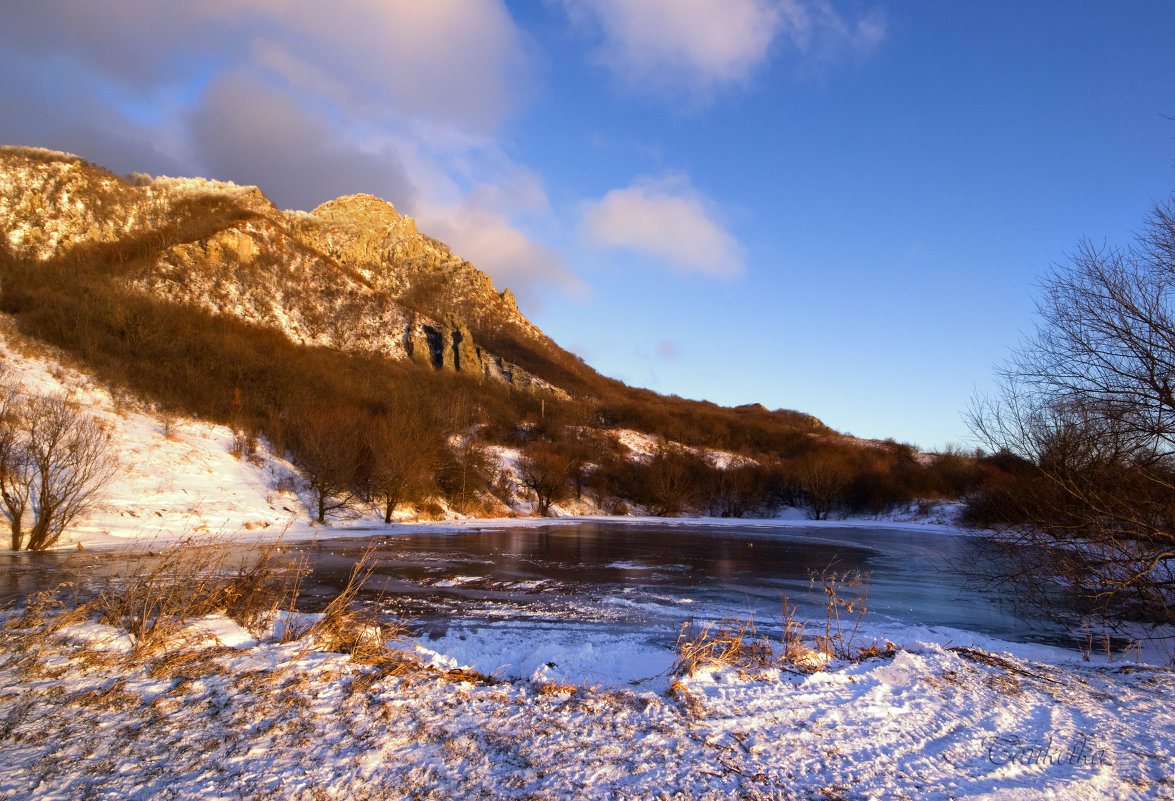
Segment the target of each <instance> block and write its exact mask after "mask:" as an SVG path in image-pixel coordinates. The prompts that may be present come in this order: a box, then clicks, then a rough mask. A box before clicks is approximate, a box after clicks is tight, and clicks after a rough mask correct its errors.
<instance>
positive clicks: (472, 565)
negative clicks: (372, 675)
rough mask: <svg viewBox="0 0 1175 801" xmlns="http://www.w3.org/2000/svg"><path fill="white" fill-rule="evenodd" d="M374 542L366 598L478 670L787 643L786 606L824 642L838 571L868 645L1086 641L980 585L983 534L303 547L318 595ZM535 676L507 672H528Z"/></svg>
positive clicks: (637, 536)
mask: <svg viewBox="0 0 1175 801" xmlns="http://www.w3.org/2000/svg"><path fill="white" fill-rule="evenodd" d="M369 547H370V548H373V550H372V556H371V558H372V560H373V567H374V572H373V573H372V575H371V578H370V579H369V580H368V582H367V585H366V588H365V592H364V594H363V596H362V597H363V598H364V600H365V602H367V603H369V604H373V605H375V606H377V607H378V608H379V609H380V610H381V611H384V612H386V613H387V614H391V615H395V616H397V617H399V618H401V619H405V618H406V619H410V620H412V621H415V625H414V629H415V630H416V631H417V632H419V634H420V636H421V642H422V643H423V644H424V645H426V646H429V647H433V645H430V644H435V646H436V650H438V651H440V652H443V653H448V654H452V655H453V656H454V658H456V659H457V660H458V661H462V662H463V663H468V662H470V661H480V666H481V667H482V668H483V669H484V667H485V665H487V664H488V663H487V662H486V661H485V660H486V659H492V657H491V656H490V655H489V654H485V653H483V652H484V651H486V650H487V649H489V650H493V649H495V648H504V649H505V651H510V646H511V645H513V646H514V651H515V653H513V654H511V653H504V654H503V657H502V659H503V661H502V662H501V663H500V664H496V665H491V668H497V667H502V666H508V665H513V664H514V663H518V662H520V661H521V662H526V659H525V658H523V656H519V654H518V653H516V652H517V651H518V650H519V649H520V648H523V647H524V645H525V644H526V643H534V644H535V649H536V650H535V653H538V650H540V649H539V648H538V643H539V642H545V643H546V645H547V650H548V651H550V650H551V649H552V647H554V650H556V651H558V650H566V649H567V648H568V647H571V646H572V645H573V644H574V642H576V641H578V642H588V641H590V642H594V643H596V644H597V645H598V646H599V647H601V648H602V647H607V643H612V645H613V646H615V644H616V643H617V642H625V643H627V644H628V645H629V646H632V647H636V648H638V650H645V651H649V650H652V651H662V652H665V651H667V650H668V649H669V647H670V646H672V644H673V642H674V640H675V639H676V637H677V634H678V632H679V631H680V629H681V626H682V624H683V623H685V622H687V621H689V620H691V619H696V620H699V621H708V620H713V619H719V618H724V617H726V618H747V617H750V618H753V619H754V620H755V622H756V625H757V626H758V628H759V630H760V631H761V632H764V633H767V634H770V635H772V636H774V635H775V634H777V633H778V632H779V631H780V629H781V623H782V604H783V599H784V598H786V599H787V601H788V603H789V604H790V605H792V606H794V607H796V608H797V618H798V619H800V620H806V621H809V625H808V631H809V633H815V632H816V630H817V628H819V629H820V630H821V631H822V630H823V625H824V621H825V617H826V603H825V598H824V592H823V589H822V587H821V585H820V584H819V583H817V584H816V586H815V587H812V586H811V576H812V575H813V574H815V575H817V576H819V575H821V574H822V573H823V572H825V571H831V572H835V573H838V574H844V573H845V572H846V571H858V572H859V573H861V574H862V575H864V576H865V577H866V579H867V586H864V587H862V588H859V589H854V588H849V587H842V588H841V592H842V597H843V598H846V599H853V598H856V597H857V596H858V595H866V596H867V600H866V607H867V610H868V611H867V613H866V614H865V616H864V618H863V620H862V635H863V638H869V637H885V636H893V637H895V638H896V637H900V636H903V635H906V634H909V633H910V632H911V631H915V632H924V633H925V634H926V636H932V637H934V638H936V639H938V641H940V642H947V641H953V642H954V643H955V644H968V643H969V642H970V641H971V640H970V639H969V638H970V637H971V636H972V635H973V634H979V635H982V636H983V637H984V638H989V639H992V640H1000V641H1008V642H1018V643H1042V644H1050V645H1061V646H1065V647H1075V642H1074V640H1073V638H1072V637H1071V636H1070V635H1069V634H1067V633H1066V632H1065V631H1064V630H1063V629H1061V628H1060V627H1058V626H1056V625H1055V624H1050V623H1047V622H1045V621H1039V620H1032V619H1026V618H1023V617H1020V616H1017V614H1015V612H1014V610H1012V609H1010V608H1009V607H1008V606H1007V605H1005V604H1002V603H1001V601H1000V599H999V597H998V596H997V595H996V594H995V593H993V592H990V591H987V590H985V589H984V588H983V587H981V586H979V585H978V584H977V583H975V582H970V581H968V580H967V579H966V576H965V575H964V573H965V572H966V571H967V570H970V569H973V568H975V567H977V566H979V565H980V564H981V562H982V560H983V559H984V558H985V557H984V553H983V549H982V546H981V541H980V540H978V539H977V538H974V537H969V536H955V535H949V534H943V533H939V532H920V531H915V530H902V529H896V528H878V529H875V530H871V529H869V528H862V527H845V528H837V527H803V526H799V527H791V528H780V527H774V526H769V525H764V526H756V525H751V524H748V525H734V526H731V525H724V526H707V525H705V524H688V523H666V524H658V523H645V524H623V523H620V524H617V523H599V522H582V523H573V524H559V525H551V526H532V527H525V528H515V529H509V528H506V529H503V528H488V529H484V530H466V531H460V532H456V533H445V534H406V535H400V534H398V535H396V536H392V537H381V536H377V537H375V538H374V539H372V538H371V537H362V538H359V537H356V538H354V539H350V540H331V541H325V542H321V543H319V544H316V545H312V546H310V545H305V546H301V547H299V546H298V545H297V544H294V546H293V548H294V550H296V551H300V552H301V553H303V554H305V556H306V557H307V558H308V559H309V564H310V566H311V568H312V569H313V576H312V580H311V581H310V582H309V583H308V584H307V586H306V589H307V592H308V594H309V595H310V596H311V598H313V597H314V596H317V597H319V598H322V599H324V600H325V599H326V598H327V597H329V596H330V595H332V594H333V593H334V592H335V591H336V590H337V589H338V588H339V587H340V586H342V584H343V583H344V582H345V581H346V579H347V576H348V575H349V572H350V569H351V566H352V565H353V564H354V562H355V560H356V559H358V558H360V556H361V555H362V554H363V552H364V550H365V549H367V548H369ZM851 626H852V621H851V620H849V621H848V622H847V627H848V628H851ZM891 632H892V634H891ZM552 641H560V642H562V643H563V645H561V646H557V647H555V646H551V642H552ZM494 643H497V644H498V645H497V646H495V645H494ZM463 644H467V645H463ZM862 644H864V643H862ZM475 657H476V658H475ZM537 658H538V657H535V658H532V659H531V660H530V662H534V661H535V659H537ZM654 663H656V660H655V659H654V660H652V661H651V662H650V665H652V664H654ZM531 667H533V665H530V666H529V667H525V668H524V667H522V666H521V665H516V666H515V669H513V670H510V669H508V670H506V673H507V674H520V675H525V674H526V673H528V671H529V669H530V668H531Z"/></svg>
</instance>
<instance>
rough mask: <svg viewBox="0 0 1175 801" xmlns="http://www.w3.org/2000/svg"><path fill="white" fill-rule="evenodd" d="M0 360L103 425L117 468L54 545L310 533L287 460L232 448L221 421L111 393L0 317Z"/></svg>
mask: <svg viewBox="0 0 1175 801" xmlns="http://www.w3.org/2000/svg"><path fill="white" fill-rule="evenodd" d="M0 364H3V366H4V367H5V368H6V372H7V373H8V375H9V376H10V377H12V378H14V379H16V380H17V381H18V382H20V384H21V385H22V387H23V388H24V390H25V391H27V392H29V393H36V394H42V395H58V396H64V397H66V398H68V399H69V400H71V401H72V402H74V403H77V404H78V405H79V406H80V407H82V408H83V409H84V410H85V411H86V412H88V413H90V414H92V415H93V416H94V417H96V418H97V419H98V420H99V421H100V422H101V423H102V425H103V426H104V427H105V428H106V429H107V431H108V432H109V433H110V437H111V445H112V448H113V449H114V453H115V455H116V457H117V459H118V463H119V468H120V469H119V476H118V478H117V480H116V481H115V482H114V483H113V485H111V486H110V487H109V488H108V489H107V490H106V491H105V492H104V493H103V495H102V501H101V505H100V508H99V509H98V510H97V511H96V512H95V513H94V514H91V515H89V516H87V517H86V518H84V519H82V520H80V521H79V522H78V524H77V525H75V526H73V527H71V528H70V529H68V530H67V531H66V532H65V534H64V535H63V536H62V538H61V540H60V542H59V543H58V545H59V546H60V547H65V548H70V547H76V546H77V544H78V543H82V544H83V545H99V544H114V543H117V542H120V541H124V542H125V541H130V540H138V541H140V542H139V544H143V543H142V541H145V540H150V539H156V538H157V539H165V540H166V539H176V538H182V537H188V536H192V535H197V534H217V535H221V536H225V537H249V538H267V537H276V536H278V535H280V534H281V533H282V532H285V531H287V529H290V531H289V532H288V534H289V535H291V536H293V535H305V534H308V532H309V527H308V526H307V524H306V522H305V521H306V520H307V519H308V516H307V513H306V508H305V506H304V505H303V503H302V502H301V501H300V500H299V498H298V496H297V494H296V491H295V488H296V486H297V482H296V481H295V476H296V474H295V472H294V470H293V468H292V467H291V465H289V464H288V463H287V462H285V461H284V460H282V459H278V458H276V457H274V456H273V455H272V454H269V453H268V452H266V451H265V449H264V448H259V449H258V450H257V451H256V453H255V454H254V456H253V457H252V458H237V457H235V456H233V455H232V453H231V451H232V450H233V432H232V431H231V430H230V429H228V428H226V427H225V426H218V425H212V424H210V423H206V422H201V421H196V420H190V419H184V418H172V417H169V416H166V415H161V414H157V413H154V412H153V411H151V410H150V409H148V408H146V406H145V405H144V404H143V403H142V402H141V401H139V400H138V399H135V398H131V397H125V396H114V395H112V394H111V392H110V391H109V390H108V389H107V388H105V387H103V386H101V385H99V384H98V383H97V382H95V381H94V380H93V378H92V377H90V376H88V375H87V374H86V373H84V372H82V371H80V370H77V369H74V368H70V367H67V366H65V365H63V364H62V362H61V361H60V359H59V358H58V357H57V356H56V355H55V354H53V353H52V352H50V351H49V350H48V349H46V348H44V347H43V346H40V345H37V344H36V343H31V342H28V341H27V340H24V339H22V338H21V337H19V336H18V335H17V334H15V333H14V332H13V329H12V326H11V323H10V322H9V321H8V320H6V319H4V318H0Z"/></svg>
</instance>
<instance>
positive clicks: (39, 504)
mask: <svg viewBox="0 0 1175 801" xmlns="http://www.w3.org/2000/svg"><path fill="white" fill-rule="evenodd" d="M117 469H118V466H117V462H116V461H115V459H114V456H113V454H112V453H111V449H110V436H109V435H108V434H107V433H106V431H105V430H104V429H103V428H102V426H101V425H99V423H98V421H97V420H95V419H94V418H93V417H90V416H89V415H86V414H83V413H82V412H80V411H79V410H78V409H77V408H76V407H75V406H74V405H73V404H71V403H70V402H69V401H67V400H66V399H65V398H60V397H42V396H32V397H29V398H24V397H22V396H21V395H20V392H19V390H18V389H16V388H15V387H13V386H12V385H11V384H9V385H6V386H5V387H4V388H3V389H2V390H0V497H2V498H3V501H4V509H5V514H6V515H7V517H8V521H9V525H10V528H11V534H12V536H11V545H12V549H13V550H20V549H21V548H22V547H24V548H26V549H27V550H30V551H42V550H45V549H46V548H49V547H52V546H53V544H54V543H56V542H57V540H58V538H59V537H60V536H61V533H62V532H63V531H64V530H65V529H66V528H67V527H68V526H69V525H70V524H71V523H72V522H73V521H74V520H76V519H77V518H78V517H79V516H81V515H83V514H85V513H86V512H88V511H90V509H92V508H93V505H94V503H95V502H96V501H97V500H98V498H99V496H100V494H101V492H102V490H104V489H105V488H106V486H107V485H108V484H110V482H111V481H113V480H114V478H115V476H116V475H117ZM29 513H31V514H32V521H31V522H32V525H31V527H29V528H28V529H27V530H26V529H25V523H26V522H28V518H27V515H28V514H29Z"/></svg>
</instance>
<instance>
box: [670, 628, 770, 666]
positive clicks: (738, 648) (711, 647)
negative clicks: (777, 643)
mask: <svg viewBox="0 0 1175 801" xmlns="http://www.w3.org/2000/svg"><path fill="white" fill-rule="evenodd" d="M674 653H676V654H677V658H676V659H675V660H674V662H673V666H672V667H671V668H670V669H669V672H670V674H671V675H674V676H692V675H693V674H694V673H696V672H697V671H698V670H699V669H700V668H702V667H706V666H709V665H719V666H722V667H735V668H744V669H749V670H750V669H756V668H764V667H771V666H773V665H775V664H778V661H779V660H778V659H777V657H776V656H775V650H774V648H773V647H772V646H771V642H770V641H769V640H768V639H767V637H766V636H765V635H762V634H759V632H758V631H757V630H756V629H755V624H754V622H753V621H750V620H727V619H723V620H722V621H721V622H719V623H707V624H706V625H704V626H702V627H700V628H699V627H698V626H697V624H696V623H695V622H694V621H692V620H691V621H689V622H687V623H685V624H683V625H682V627H681V632H680V633H679V634H678V635H677V644H676V645H675V646H674Z"/></svg>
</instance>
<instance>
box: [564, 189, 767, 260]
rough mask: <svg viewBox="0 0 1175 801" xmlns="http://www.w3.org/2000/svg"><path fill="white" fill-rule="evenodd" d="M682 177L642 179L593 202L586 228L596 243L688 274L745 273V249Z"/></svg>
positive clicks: (584, 221) (587, 213) (585, 223)
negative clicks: (648, 257) (629, 252)
mask: <svg viewBox="0 0 1175 801" xmlns="http://www.w3.org/2000/svg"><path fill="white" fill-rule="evenodd" d="M709 207H710V204H708V203H707V202H706V201H705V199H704V198H703V197H702V196H701V195H700V194H699V193H698V192H697V191H695V190H694V189H693V188H692V187H691V186H690V185H689V182H688V181H687V180H686V179H685V178H683V177H680V176H675V177H670V178H667V179H662V180H651V179H641V180H638V181H637V182H636V183H634V184H633V185H631V186H629V187H626V188H624V189H613V190H612V191H610V192H608V193H607V194H606V195H604V197H603V198H601V199H600V200H598V201H596V202H593V203H589V204H588V205H587V207H586V209H585V211H584V216H583V227H584V230H585V231H586V233H587V234H588V236H589V237H590V238H591V239H592V240H594V241H595V242H596V243H598V244H601V245H604V246H607V247H614V248H622V249H626V250H631V251H634V252H637V253H640V254H643V255H645V256H650V257H652V258H654V259H657V260H659V261H661V262H663V263H664V264H665V265H667V266H668V267H670V268H671V269H673V270H676V271H678V272H683V273H702V274H703V275H709V276H714V277H718V278H733V277H736V276H739V275H742V273H743V271H744V269H745V259H746V255H745V248H744V247H743V246H742V244H741V243H740V242H739V241H738V240H737V239H735V237H734V236H732V235H731V234H730V233H729V232H728V231H727V230H726V229H725V228H724V227H723V226H722V224H721V223H720V222H719V221H718V220H717V219H716V215H715V214H714V213H713V212H711V211H710V210H709Z"/></svg>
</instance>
